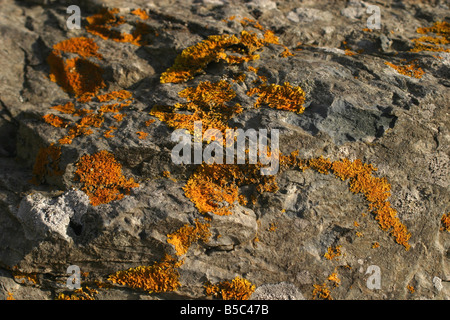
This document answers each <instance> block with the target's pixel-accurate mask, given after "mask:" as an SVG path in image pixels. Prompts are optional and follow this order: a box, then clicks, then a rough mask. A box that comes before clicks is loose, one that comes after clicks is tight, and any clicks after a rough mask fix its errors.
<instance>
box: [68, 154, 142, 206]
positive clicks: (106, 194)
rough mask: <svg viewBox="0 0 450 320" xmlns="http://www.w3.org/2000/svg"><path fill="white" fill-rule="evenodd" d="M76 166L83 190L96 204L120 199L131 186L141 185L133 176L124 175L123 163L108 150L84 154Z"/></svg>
mask: <svg viewBox="0 0 450 320" xmlns="http://www.w3.org/2000/svg"><path fill="white" fill-rule="evenodd" d="M76 168H77V170H76V171H75V175H76V177H77V179H78V180H79V181H80V182H81V183H82V187H81V190H83V191H84V192H86V194H87V195H88V196H89V198H90V202H91V204H92V205H94V206H96V205H99V204H103V203H108V202H111V201H113V200H120V199H122V198H123V197H124V194H123V192H125V193H129V192H130V189H131V188H136V187H138V186H139V184H138V183H136V182H134V179H133V178H130V179H126V178H125V176H123V174H122V165H121V164H120V163H118V162H117V160H116V159H115V158H114V155H113V154H111V153H110V152H108V151H106V150H102V151H100V152H97V153H95V154H93V155H84V156H82V157H81V159H80V160H79V161H78V162H77V164H76Z"/></svg>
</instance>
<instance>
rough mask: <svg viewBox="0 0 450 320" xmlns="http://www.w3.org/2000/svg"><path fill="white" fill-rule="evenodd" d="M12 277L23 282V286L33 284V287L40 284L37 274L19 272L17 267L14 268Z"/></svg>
mask: <svg viewBox="0 0 450 320" xmlns="http://www.w3.org/2000/svg"><path fill="white" fill-rule="evenodd" d="M12 275H13V278H14V280H16V281H18V282H21V283H22V284H31V285H36V284H39V281H38V278H37V274H36V273H28V272H23V271H20V270H18V268H17V266H16V267H15V268H14V270H13V272H12Z"/></svg>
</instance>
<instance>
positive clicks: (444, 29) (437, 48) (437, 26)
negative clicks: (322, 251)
mask: <svg viewBox="0 0 450 320" xmlns="http://www.w3.org/2000/svg"><path fill="white" fill-rule="evenodd" d="M416 31H417V33H419V34H429V33H434V34H435V35H436V36H435V37H433V36H429V35H427V36H422V37H420V38H415V39H412V42H413V43H414V48H412V49H411V50H410V51H411V52H421V51H433V52H450V49H445V45H447V44H449V43H450V24H449V23H448V22H445V21H444V22H440V21H437V22H435V23H434V24H433V26H431V27H422V28H418V29H417V30H416Z"/></svg>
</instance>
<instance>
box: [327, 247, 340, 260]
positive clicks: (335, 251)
mask: <svg viewBox="0 0 450 320" xmlns="http://www.w3.org/2000/svg"><path fill="white" fill-rule="evenodd" d="M341 247H342V246H336V247H328V248H327V252H326V253H325V254H324V255H323V256H324V257H325V258H326V259H327V260H333V259H336V258H337V257H340V256H341V255H342V252H341Z"/></svg>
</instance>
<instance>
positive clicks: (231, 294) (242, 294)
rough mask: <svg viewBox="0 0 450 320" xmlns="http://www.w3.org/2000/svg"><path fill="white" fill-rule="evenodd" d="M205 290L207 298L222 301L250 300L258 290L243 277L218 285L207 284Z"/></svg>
mask: <svg viewBox="0 0 450 320" xmlns="http://www.w3.org/2000/svg"><path fill="white" fill-rule="evenodd" d="M204 288H205V294H206V295H207V296H213V297H215V298H219V299H222V300H248V299H249V298H250V296H251V295H252V294H253V292H255V289H256V287H255V285H252V284H251V282H250V281H248V280H246V279H243V278H241V277H236V278H234V279H233V280H231V281H222V282H219V283H217V284H211V283H210V282H207V283H206V284H205V285H204Z"/></svg>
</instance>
